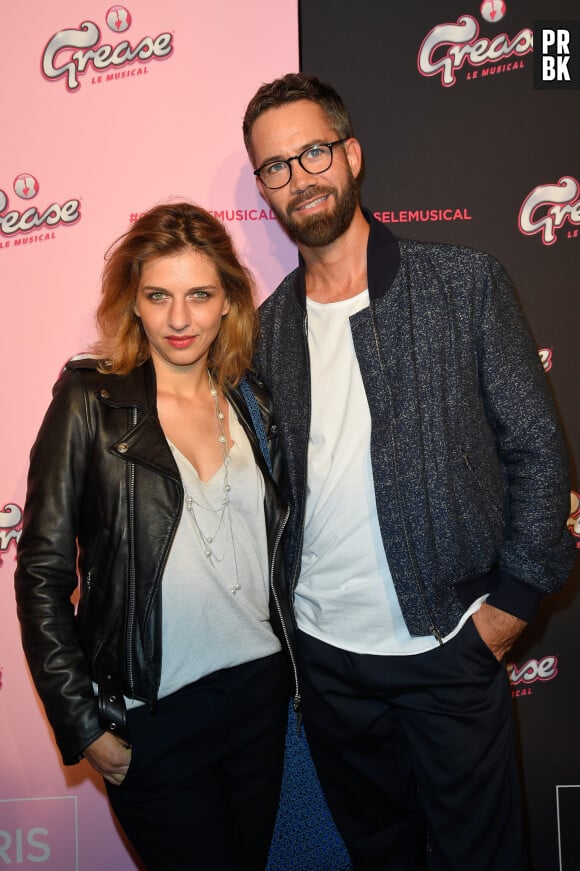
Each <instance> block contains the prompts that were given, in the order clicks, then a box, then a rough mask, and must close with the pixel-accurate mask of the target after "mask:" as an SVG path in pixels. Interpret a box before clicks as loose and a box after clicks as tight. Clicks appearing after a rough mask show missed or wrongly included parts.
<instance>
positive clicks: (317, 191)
mask: <svg viewBox="0 0 580 871" xmlns="http://www.w3.org/2000/svg"><path fill="white" fill-rule="evenodd" d="M327 194H330V195H332V196H334V198H335V201H336V205H335V207H334V209H333V210H332V211H331V212H330V213H329V214H326V215H312V216H311V217H305V218H302V219H301V220H299V221H297V220H296V219H295V218H294V217H293V216H292V212H293V211H294V209H295V208H296V207H297V206H299V205H300V204H301V203H303V202H307V201H308V200H312V199H314V198H316V197H323V196H326V195H327ZM358 198H359V194H358V185H357V182H356V179H355V177H354V176H353V174H352V173H349V175H348V183H347V186H346V188H345V189H344V191H343V193H342V194H339V192H338V190H337V188H335V187H330V186H322V185H312V186H311V187H309V188H307V189H306V190H305V191H303V193H301V194H299V195H298V196H296V197H294V199H293V200H291V201H290V202H289V203H288V206H287V207H286V211H285V212H282V211H281V210H279V209H276V208H274V207H273V206H272V209H273V211H274V212H275V214H276V217H277V218H278V220H279V221H280V223H281V225H282V226H283V227H284V229H285V230H286V232H287V233H288V235H289V236H290V238H291V239H293V240H294V241H295V242H297V243H298V245H304V246H305V247H306V248H324V247H326V246H327V245H330V244H332V242H334V241H335V240H336V239H338V238H339V236H342V234H343V233H345V232H346V231H347V230H348V228H349V227H350V225H351V223H352V219H353V216H354V213H355V211H356V207H357V205H358Z"/></svg>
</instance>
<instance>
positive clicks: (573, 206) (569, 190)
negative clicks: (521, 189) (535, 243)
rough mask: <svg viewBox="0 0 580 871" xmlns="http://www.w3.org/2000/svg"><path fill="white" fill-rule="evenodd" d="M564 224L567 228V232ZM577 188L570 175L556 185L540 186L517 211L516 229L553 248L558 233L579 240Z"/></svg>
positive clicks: (577, 185) (579, 188) (579, 203)
mask: <svg viewBox="0 0 580 871" xmlns="http://www.w3.org/2000/svg"><path fill="white" fill-rule="evenodd" d="M566 224H569V225H570V226H569V227H567V228H566V226H565V225H566ZM579 226H580V185H579V184H578V181H577V180H576V179H575V178H574V177H573V176H571V175H564V176H562V178H560V179H559V180H558V182H557V183H556V184H540V185H538V186H537V187H535V188H533V189H532V190H531V191H530V193H529V194H528V195H527V196H526V198H525V200H524V201H523V203H522V206H521V208H520V214H519V216H518V227H519V230H520V232H521V233H523V235H524V236H535V235H537V234H539V235H540V236H541V238H542V242H543V243H544V245H553V244H554V242H556V240H557V239H558V231H562V230H564V229H566V238H567V239H577V238H578V237H580V229H579Z"/></svg>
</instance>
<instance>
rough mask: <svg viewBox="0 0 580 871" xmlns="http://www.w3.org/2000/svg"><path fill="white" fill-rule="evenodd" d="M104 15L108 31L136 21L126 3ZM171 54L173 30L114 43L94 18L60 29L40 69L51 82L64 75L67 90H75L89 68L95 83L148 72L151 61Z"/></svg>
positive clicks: (120, 29)
mask: <svg viewBox="0 0 580 871" xmlns="http://www.w3.org/2000/svg"><path fill="white" fill-rule="evenodd" d="M104 18H105V24H106V27H107V28H108V31H109V32H112V33H115V34H120V33H125V32H126V31H128V30H129V29H130V28H131V26H132V24H133V19H132V16H131V13H130V12H129V10H128V9H127V8H126V7H125V6H110V7H109V9H108V10H107V11H106V13H105V16H104ZM172 54H173V35H172V34H171V33H159V34H157V36H142V37H140V38H139V37H138V38H137V39H135V40H131V39H127V38H126V39H122V40H120V41H119V42H116V43H115V44H114V45H113V44H110V43H108V42H107V41H106V40H105V38H104V37H103V36H102V34H101V30H100V28H99V26H98V25H97V24H96V23H95V22H94V21H83V22H82V23H81V24H80V25H79V26H78V27H77V28H70V29H66V30H59V31H58V33H55V34H54V36H53V37H51V39H49V41H48V43H47V44H46V48H45V49H44V52H43V54H42V63H41V69H42V74H43V76H44V77H45V78H46V79H48V80H49V81H51V82H55V81H58V80H59V79H64V82H65V85H66V88H67V90H68V91H71V92H75V91H78V90H79V88H80V86H81V77H82V76H85V75H86V74H87V73H89V72H91V73H93V75H91V79H90V82H91V84H92V85H98V84H102V83H103V82H110V81H114V80H116V79H125V78H128V77H130V76H142V75H146V74H147V73H148V72H149V67H148V66H147V64H148V62H149V61H152V60H166V59H167V58H168V57H170V56H171V55H172ZM135 62H138V64H137V65H135ZM103 73H104V75H103Z"/></svg>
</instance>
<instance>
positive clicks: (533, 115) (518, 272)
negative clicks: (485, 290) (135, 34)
mask: <svg viewBox="0 0 580 871" xmlns="http://www.w3.org/2000/svg"><path fill="white" fill-rule="evenodd" d="M300 13H301V69H302V70H304V71H305V72H310V73H314V74H316V75H318V76H320V77H321V78H323V79H326V80H328V81H330V82H331V83H332V84H333V85H334V86H335V87H336V88H337V90H338V91H339V93H340V94H341V95H342V96H343V98H344V99H345V102H346V103H347V105H348V107H349V109H350V111H351V115H352V119H353V123H354V128H355V133H356V135H357V137H358V139H359V140H360V142H361V144H362V146H363V151H364V154H365V175H364V182H363V186H362V197H363V202H364V204H365V205H366V206H367V207H368V208H370V209H371V211H373V212H374V213H376V214H377V216H380V217H381V219H383V220H386V221H387V222H388V223H389V225H390V227H391V229H392V230H393V231H394V232H395V233H396V234H398V235H401V236H408V237H411V238H422V239H429V240H433V241H444V242H455V243H458V244H464V245H470V246H473V247H476V248H481V249H483V250H486V251H489V252H490V253H492V254H494V255H495V256H496V257H498V258H499V259H500V260H501V261H502V262H503V263H504V265H505V266H506V267H507V269H508V271H509V273H510V275H511V276H512V278H513V280H514V283H515V285H516V288H517V291H518V294H519V298H520V302H521V304H522V308H523V310H524V313H525V315H526V317H527V319H528V322H529V324H530V326H531V329H532V332H533V333H534V336H535V338H536V341H537V343H538V349H543V353H544V356H546V357H548V358H549V359H550V362H549V363H548V364H547V366H546V368H549V372H550V374H549V377H550V380H551V384H552V387H553V390H554V393H555V397H556V401H557V403H558V406H559V408H560V412H561V415H562V418H563V421H564V427H565V430H566V434H567V438H568V442H569V446H570V450H571V453H572V455H573V457H574V454H576V461H577V457H578V448H579V445H580V415H579V413H578V376H577V357H578V347H579V335H578V334H579V318H578V286H579V275H580V205H579V199H580V191H576V193H575V194H574V182H576V184H577V185H578V180H579V179H580V147H579V146H580V90H554V89H551V90H540V89H537V88H534V72H533V54H532V52H531V50H530V48H531V45H530V34H531V31H532V29H533V27H534V22H541V21H544V20H551V21H553V20H560V21H566V20H571V21H574V20H576V21H578V20H579V19H580V3H579V2H577V0H511V2H507V3H503V2H500V0H496V2H494V3H492V2H484V3H480V2H454V0H430V2H425V0H406V2H405V3H392V2H383V0H369V2H366V3H354V2H353V0H334V2H332V3H328V0H303V2H302V3H301V9H300ZM463 16H468V17H469V18H468V20H467V21H466V20H465V19H463V18H462V17H463ZM486 18H487V19H489V20H486ZM450 24H454V25H456V32H459V31H458V27H459V26H460V25H461V27H462V28H465V29H464V30H462V32H463V33H464V34H465V33H467V31H468V30H469V28H471V30H472V31H474V32H475V35H474V36H473V37H472V38H471V39H470V40H467V41H468V42H469V43H470V45H469V46H468V47H466V44H465V43H463V44H458V45H456V46H455V48H454V49H452V50H451V52H450V51H449V49H450V48H451V45H450V44H446V45H443V44H439V45H438V46H437V47H433V49H432V51H431V53H430V55H429V53H427V54H426V55H424V56H423V58H422V59H421V47H422V45H423V44H424V42H425V40H427V45H429V40H432V41H436V39H437V33H439V34H441V31H435V28H437V27H438V26H440V25H450ZM446 32H447V34H449V33H450V31H449V30H447V31H443V33H444V34H445V33H446ZM478 40H479V41H480V42H478V43H477V44H476V42H477V41H478ZM481 40H487V43H483V42H481ZM456 42H457V40H456ZM493 51H495V52H496V58H495V59H491V58H490V57H489V53H490V52H493ZM536 51H537V49H536ZM453 52H455V53H456V56H458V57H459V58H461V57H463V63H462V64H461V66H458V67H456V68H455V69H453V70H452V73H453V75H454V77H455V81H454V83H453V84H449V83H448V82H445V81H444V77H443V74H442V70H443V67H444V66H445V64H446V65H447V67H448V68H451V67H452V64H451V58H452V57H453ZM486 53H487V58H486V57H485V55H486ZM429 57H430V64H431V68H433V67H435V74H433V75H429V74H428V72H429V71H430V70H429ZM444 58H447V60H444ZM561 179H570V181H569V182H567V183H566V184H567V185H568V191H569V192H571V195H569V196H568V198H567V199H566V198H564V201H562V199H560V201H559V202H558V203H557V202H556V199H554V197H553V196H551V195H552V194H553V193H554V191H555V190H556V188H557V187H558V185H559V183H560V180H561ZM545 186H552V188H551V190H550V189H548V188H546V187H545ZM560 187H562V185H561V184H560ZM578 187H580V185H578ZM531 196H534V197H535V199H536V200H537V204H536V207H535V209H534V210H529V212H528V215H527V222H526V218H525V215H524V217H523V219H522V221H520V212H521V211H522V210H524V212H525V209H524V206H525V204H526V202H527V201H529V198H530V197H531ZM556 198H557V197H556ZM551 208H552V209H554V208H556V209H558V208H559V209H560V218H561V220H560V222H559V224H558V221H555V222H552V233H553V236H554V238H553V241H551V243H550V244H547V242H548V241H549V239H544V238H543V236H542V233H541V232H540V230H541V226H542V225H541V221H542V219H545V222H547V223H549V221H548V219H549V214H550V211H549V210H550V209H551ZM562 210H563V211H562ZM566 210H567V211H566ZM556 216H557V212H556ZM526 230H527V232H526ZM550 366H551V368H550ZM575 470H576V466H575V463H574V459H573V474H574V478H573V481H576V485H575V486H576V490H578V483H577V477H576V474H575ZM576 534H577V537H578V543H579V545H580V529H578V522H577V524H576ZM579 584H580V576H579V573H578V571H577V572H576V574H575V575H574V576H573V578H572V580H571V581H570V582H569V584H568V586H567V587H566V589H565V590H564V591H562V592H561V593H559V594H557V595H555V596H552V597H550V598H548V599H547V600H546V601H545V602H544V605H543V607H542V609H541V611H540V614H539V617H538V619H537V621H536V623H535V624H533V625H532V626H531V627H529V628H528V630H527V631H526V633H525V634H524V636H523V638H522V639H521V640H520V642H519V643H518V645H517V648H516V649H515V650H514V651H513V652H512V655H511V656H510V659H511V661H512V665H513V669H512V670H511V679H512V687H513V695H514V710H515V713H516V721H517V731H518V736H519V749H520V756H521V765H522V774H523V782H524V791H525V800H526V805H527V811H528V820H529V830H530V841H531V845H532V855H533V862H534V868H535V871H578V869H580V836H579V832H580V826H579V825H578V819H580V817H579V816H578V814H579V812H580V754H579V753H578V750H577V740H576V736H577V733H578V729H579V728H580V693H579V690H578V687H579V686H580V680H579V677H580V675H579V667H578V651H579V644H578V626H580V599H579V597H578V595H577V589H578V586H579ZM474 776H476V773H474ZM574 819H575V820H576V823H575V824H574V822H573V821H574Z"/></svg>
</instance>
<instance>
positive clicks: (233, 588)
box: [230, 584, 242, 596]
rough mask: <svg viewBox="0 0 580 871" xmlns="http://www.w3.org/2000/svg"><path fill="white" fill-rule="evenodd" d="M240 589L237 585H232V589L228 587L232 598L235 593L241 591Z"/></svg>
mask: <svg viewBox="0 0 580 871" xmlns="http://www.w3.org/2000/svg"><path fill="white" fill-rule="evenodd" d="M241 589H242V588H241V587H240V585H239V584H234V586H233V587H230V593H231V594H232V595H233V596H235V595H236V593H237V592H238V590H241Z"/></svg>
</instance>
